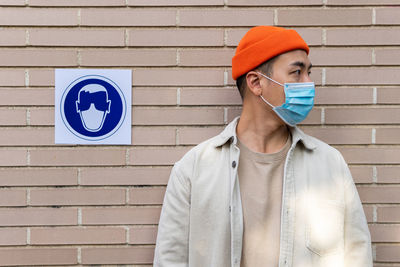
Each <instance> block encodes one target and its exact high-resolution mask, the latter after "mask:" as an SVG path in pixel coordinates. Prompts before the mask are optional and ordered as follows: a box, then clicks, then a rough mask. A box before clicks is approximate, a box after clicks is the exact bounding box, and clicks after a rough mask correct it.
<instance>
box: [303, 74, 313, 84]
mask: <svg viewBox="0 0 400 267" xmlns="http://www.w3.org/2000/svg"><path fill="white" fill-rule="evenodd" d="M301 82H302V83H309V82H312V80H311V77H310V75H309V74H308V73H306V74H304V75H303V76H302V78H301Z"/></svg>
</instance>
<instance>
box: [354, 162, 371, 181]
mask: <svg viewBox="0 0 400 267" xmlns="http://www.w3.org/2000/svg"><path fill="white" fill-rule="evenodd" d="M350 171H351V175H352V176H353V179H354V182H355V183H372V182H373V169H372V167H370V166H350Z"/></svg>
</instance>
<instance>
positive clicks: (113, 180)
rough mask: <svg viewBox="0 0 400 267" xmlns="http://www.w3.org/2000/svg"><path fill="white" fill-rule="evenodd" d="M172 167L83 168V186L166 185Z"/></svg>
mask: <svg viewBox="0 0 400 267" xmlns="http://www.w3.org/2000/svg"><path fill="white" fill-rule="evenodd" d="M170 172H171V168H170V167H150V168H148V167H147V168H144V167H135V168H83V169H82V170H81V173H80V175H81V184H82V185H165V184H166V183H167V181H168V178H169V174H170Z"/></svg>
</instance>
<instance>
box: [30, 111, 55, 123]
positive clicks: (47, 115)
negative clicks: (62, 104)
mask: <svg viewBox="0 0 400 267" xmlns="http://www.w3.org/2000/svg"><path fill="white" fill-rule="evenodd" d="M29 125H31V126H32V125H34V126H39V125H40V126H54V108H40V109H38V108H33V109H30V110H29Z"/></svg>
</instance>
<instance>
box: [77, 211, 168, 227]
mask: <svg viewBox="0 0 400 267" xmlns="http://www.w3.org/2000/svg"><path fill="white" fill-rule="evenodd" d="M160 212H161V208H160V207H129V208H83V209H82V223H83V224H85V225H111V224H156V223H158V221H159V219H160Z"/></svg>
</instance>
